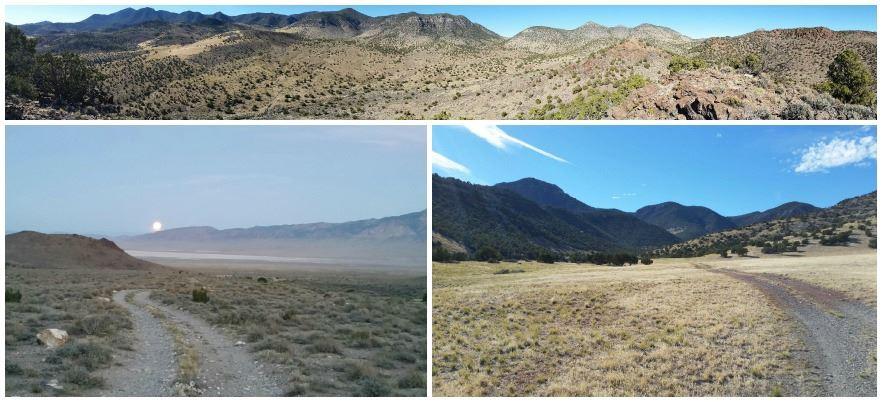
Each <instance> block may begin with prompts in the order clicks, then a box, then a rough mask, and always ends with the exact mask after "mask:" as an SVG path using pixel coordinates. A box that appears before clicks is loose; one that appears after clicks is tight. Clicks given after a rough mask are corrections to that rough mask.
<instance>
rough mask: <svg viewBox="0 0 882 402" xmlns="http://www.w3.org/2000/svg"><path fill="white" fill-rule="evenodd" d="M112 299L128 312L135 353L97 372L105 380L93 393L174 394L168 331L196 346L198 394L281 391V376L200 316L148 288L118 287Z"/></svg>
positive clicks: (173, 361) (174, 372)
mask: <svg viewBox="0 0 882 402" xmlns="http://www.w3.org/2000/svg"><path fill="white" fill-rule="evenodd" d="M130 294H131V295H132V296H129V295H130ZM113 300H114V302H116V303H118V304H120V305H122V306H123V307H125V308H126V309H127V310H128V311H129V312H130V313H131V314H132V321H133V323H134V334H135V336H136V339H135V340H134V353H133V354H132V355H131V356H126V357H124V358H123V359H121V361H120V363H121V366H115V367H111V368H109V369H106V370H103V371H102V372H101V373H100V374H101V375H102V376H103V377H104V378H105V382H106V386H105V387H104V389H102V390H100V391H97V392H96V396H174V395H175V382H176V379H177V377H178V362H177V359H178V358H179V356H175V352H174V350H175V337H174V336H173V334H172V333H171V332H170V331H174V332H175V333H178V334H180V335H182V336H180V339H179V340H178V341H179V342H180V341H183V342H186V343H187V344H188V345H190V346H192V347H193V348H194V349H195V351H196V354H197V360H198V362H199V368H198V375H197V377H196V381H195V382H196V388H197V389H198V390H199V392H200V395H201V396H282V395H284V390H283V388H282V386H281V385H280V384H283V382H282V381H281V380H280V379H279V378H277V377H275V376H273V375H272V374H271V373H269V370H267V369H265V368H264V367H263V366H262V365H261V364H260V363H259V362H257V361H256V359H255V358H254V357H253V356H251V355H250V354H249V353H248V350H247V345H246V346H236V345H235V341H234V340H232V339H229V338H228V337H226V336H225V335H224V334H223V333H222V332H221V331H220V330H219V329H217V328H214V327H212V326H211V325H209V324H208V323H206V322H205V321H203V320H202V319H199V318H197V317H194V316H193V315H191V314H189V313H187V312H185V311H182V310H177V309H174V308H171V307H168V306H165V305H163V304H161V303H158V302H156V301H153V300H150V291H149V290H122V291H119V292H117V293H115V294H114V297H113ZM150 309H153V310H154V314H151V312H150V311H149V310H150ZM155 311H159V312H161V315H159V317H158V315H157V314H155ZM161 316H164V318H162V319H160V318H161Z"/></svg>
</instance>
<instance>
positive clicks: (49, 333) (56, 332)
mask: <svg viewBox="0 0 882 402" xmlns="http://www.w3.org/2000/svg"><path fill="white" fill-rule="evenodd" d="M37 339H38V340H39V341H40V343H42V344H44V345H46V348H47V349H55V348H58V347H61V346H64V344H65V343H67V341H68V340H69V339H70V336H69V335H68V334H67V331H65V330H61V329H55V328H49V329H44V330H42V331H40V332H39V333H38V334H37Z"/></svg>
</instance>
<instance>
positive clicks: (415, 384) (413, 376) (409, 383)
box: [398, 371, 426, 389]
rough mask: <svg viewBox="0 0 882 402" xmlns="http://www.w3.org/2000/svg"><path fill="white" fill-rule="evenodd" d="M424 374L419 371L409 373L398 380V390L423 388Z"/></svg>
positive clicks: (424, 384) (424, 383) (424, 385)
mask: <svg viewBox="0 0 882 402" xmlns="http://www.w3.org/2000/svg"><path fill="white" fill-rule="evenodd" d="M425 387H426V374H425V373H422V372H420V371H411V372H410V373H408V374H406V375H405V376H404V377H401V379H399V380H398V388H402V389H407V388H425Z"/></svg>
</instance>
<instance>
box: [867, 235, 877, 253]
mask: <svg viewBox="0 0 882 402" xmlns="http://www.w3.org/2000/svg"><path fill="white" fill-rule="evenodd" d="M867 246H869V247H870V248H871V249H874V250H875V249H876V238H875V237H873V238H871V239H870V241H869V243H868V244H867Z"/></svg>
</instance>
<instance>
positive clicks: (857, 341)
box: [713, 269, 876, 396]
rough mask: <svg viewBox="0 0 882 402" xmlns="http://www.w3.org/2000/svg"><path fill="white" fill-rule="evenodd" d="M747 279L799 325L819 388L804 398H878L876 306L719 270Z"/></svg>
mask: <svg viewBox="0 0 882 402" xmlns="http://www.w3.org/2000/svg"><path fill="white" fill-rule="evenodd" d="M713 272H719V273H722V274H724V275H727V276H729V277H732V278H735V279H738V280H740V281H743V282H745V283H748V284H750V285H752V286H754V287H756V288H757V289H759V290H760V291H761V292H763V294H764V295H766V297H768V298H769V299H770V300H771V301H772V302H773V303H775V304H776V305H777V306H779V307H780V308H782V309H783V310H784V311H786V312H787V313H788V314H790V315H791V316H792V317H794V318H795V319H796V321H797V322H798V323H799V324H800V328H799V331H798V332H799V336H800V338H801V339H802V341H803V342H804V343H805V345H806V347H807V348H808V350H807V351H806V358H807V360H808V361H809V362H810V363H811V365H812V366H813V370H812V371H813V373H814V374H816V375H817V376H818V377H820V378H819V380H820V384H819V386H815V387H813V386H807V387H796V389H793V390H792V392H793V393H795V394H799V395H801V396H876V368H875V365H876V359H875V358H876V309H875V308H873V307H870V306H867V305H865V304H863V303H861V302H858V301H855V300H852V299H850V298H848V297H847V296H846V295H844V294H842V293H840V292H836V291H833V290H829V289H825V288H822V287H819V286H815V285H812V284H809V283H806V282H803V281H800V280H796V279H792V278H788V277H785V276H782V275H775V274H768V273H746V272H743V271H737V270H733V269H715V270H713Z"/></svg>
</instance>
